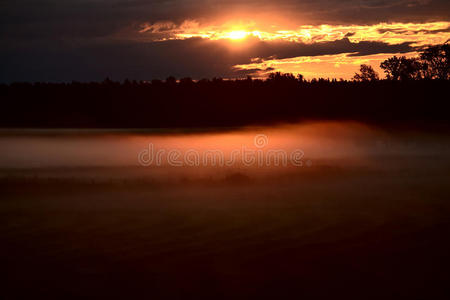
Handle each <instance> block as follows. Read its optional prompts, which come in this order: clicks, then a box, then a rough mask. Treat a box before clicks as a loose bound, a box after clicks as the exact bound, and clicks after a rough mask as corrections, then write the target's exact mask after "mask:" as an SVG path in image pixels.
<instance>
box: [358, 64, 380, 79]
mask: <svg viewBox="0 0 450 300" xmlns="http://www.w3.org/2000/svg"><path fill="white" fill-rule="evenodd" d="M359 71H360V72H361V73H359V74H358V73H355V76H353V80H354V81H364V82H368V81H375V80H379V79H380V77H379V76H378V73H377V72H375V70H374V69H373V68H372V66H369V65H364V64H363V65H361V66H360V68H359Z"/></svg>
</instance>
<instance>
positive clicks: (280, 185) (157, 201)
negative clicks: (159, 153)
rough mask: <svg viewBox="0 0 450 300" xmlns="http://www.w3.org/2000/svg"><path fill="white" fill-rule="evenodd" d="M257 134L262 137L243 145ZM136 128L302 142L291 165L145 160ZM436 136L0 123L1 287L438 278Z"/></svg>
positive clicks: (202, 144) (448, 162)
mask: <svg viewBox="0 0 450 300" xmlns="http://www.w3.org/2000/svg"><path fill="white" fill-rule="evenodd" d="M262 135H263V136H265V137H266V138H267V140H263V144H255V143H256V142H255V137H256V136H260V137H261V136H262ZM149 143H152V144H153V145H154V147H155V149H165V150H167V151H169V150H170V149H179V150H180V153H185V152H186V151H187V150H188V149H195V150H196V151H198V153H200V154H201V153H204V152H205V151H207V150H211V149H214V150H221V151H223V153H224V157H225V158H226V159H229V158H230V155H231V152H232V151H233V150H235V149H242V146H246V147H248V149H253V150H258V149H260V150H263V151H264V153H266V154H267V151H269V150H271V149H282V150H284V151H286V152H287V153H291V152H292V151H295V150H296V149H301V150H302V151H303V153H304V156H303V157H302V158H301V161H302V164H301V165H299V166H297V165H292V164H289V163H288V165H287V166H275V165H273V164H272V165H269V166H267V165H266V166H258V165H257V164H256V165H255V164H254V165H244V164H243V163H242V161H240V160H239V159H237V160H236V162H235V163H233V164H231V165H229V166H212V165H208V164H206V165H200V166H184V167H177V166H172V165H170V164H169V163H167V161H166V162H165V163H162V164H161V165H159V166H155V165H149V166H143V165H142V164H141V162H140V161H139V159H138V157H139V153H141V152H142V151H143V150H145V149H148V145H149ZM257 145H258V146H257ZM261 145H263V146H264V147H261ZM449 145H450V139H449V137H448V135H446V134H443V133H430V132H417V131H411V132H408V131H399V132H395V131H389V132H387V131H386V130H383V129H377V128H374V127H370V126H366V125H364V124H359V123H352V122H350V123H343V122H342V123H334V122H319V123H306V124H300V125H280V126H273V127H258V128H254V127H253V128H242V129H229V130H221V131H202V132H177V131H161V130H159V131H153V132H148V131H146V132H142V131H138V132H136V131H134V132H127V131H79V130H76V131H67V130H66V131H64V130H18V131H15V132H13V133H11V131H8V132H3V133H2V134H1V137H0V154H1V155H0V185H1V201H0V215H1V218H0V220H1V221H0V223H1V226H0V239H1V240H2V247H1V248H0V257H2V259H1V263H2V266H3V267H2V268H3V270H4V272H6V273H7V274H8V276H7V278H5V280H4V281H3V286H4V289H3V295H5V296H6V299H17V298H21V297H27V296H29V295H32V294H33V293H34V292H39V295H41V296H42V297H50V298H55V297H64V298H73V299H75V298H79V297H84V296H85V295H89V296H90V297H93V298H98V297H108V298H111V299H119V298H121V299H123V298H124V297H128V298H129V297H131V298H134V297H144V298H145V297H148V298H153V297H155V298H158V299H174V298H181V297H183V298H194V297H205V298H223V299H226V298H230V297H233V298H237V299H248V298H258V299H265V298H267V299H269V298H271V299H273V298H280V297H281V298H285V297H289V296H290V295H299V296H303V297H307V298H328V297H332V296H333V295H334V294H336V293H341V294H346V295H348V297H349V298H364V299H379V298H380V297H385V296H386V295H390V296H395V297H396V298H404V299H405V298H408V299H419V298H433V297H434V296H437V295H442V294H445V293H448V292H449V291H448V285H447V284H446V283H445V282H447V281H448V279H449V278H448V274H447V272H446V270H448V267H450V260H449V257H448V253H449V250H450V244H449V242H448V238H447V237H448V235H449V233H450V218H449V216H450V214H449V213H450V204H449V202H448V199H449V198H448V196H449V195H450V187H449V186H448V182H449V179H450V178H449V176H450V175H449V174H450V172H449V170H450V154H449V153H450V152H449V151H448V150H449ZM258 147H260V148H258ZM324 286H326V288H323V287H324ZM23 287H26V289H24V288H23Z"/></svg>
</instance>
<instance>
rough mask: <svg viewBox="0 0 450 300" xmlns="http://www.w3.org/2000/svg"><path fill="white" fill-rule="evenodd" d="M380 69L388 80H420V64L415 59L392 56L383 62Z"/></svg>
mask: <svg viewBox="0 0 450 300" xmlns="http://www.w3.org/2000/svg"><path fill="white" fill-rule="evenodd" d="M380 67H381V68H382V69H383V70H384V72H385V73H386V77H387V79H389V80H403V81H404V80H412V79H421V77H422V76H421V70H422V64H421V62H420V61H419V60H418V59H417V58H406V56H401V57H397V56H393V57H391V58H388V59H387V60H385V61H383V62H382V63H381V65H380Z"/></svg>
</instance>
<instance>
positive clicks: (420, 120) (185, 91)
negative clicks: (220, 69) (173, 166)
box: [0, 43, 450, 128]
mask: <svg viewBox="0 0 450 300" xmlns="http://www.w3.org/2000/svg"><path fill="white" fill-rule="evenodd" d="M380 67H381V68H382V69H383V70H384V72H385V73H386V79H383V80H380V79H379V75H378V74H377V73H376V72H375V71H374V70H373V68H372V67H371V66H368V65H361V69H360V73H357V74H355V76H354V78H353V79H352V80H350V81H347V80H336V79H323V78H319V79H312V80H305V79H304V78H303V76H301V75H298V76H294V75H293V74H282V73H272V74H270V75H269V76H268V78H267V79H252V78H251V77H247V78H246V79H235V80H224V79H221V78H213V79H202V80H198V81H195V80H192V79H191V78H181V79H179V80H177V79H176V78H174V77H169V78H167V79H166V80H164V81H163V80H152V81H135V80H133V81H131V80H125V81H124V82H117V81H112V80H110V79H105V80H104V81H103V82H89V83H82V82H71V83H42V82H37V83H12V84H8V85H6V84H3V85H0V96H1V99H2V110H1V112H0V126H1V127H3V128H24V127H36V128H181V127H184V128H193V127H227V126H230V127H234V126H245V125H263V124H264V125H268V124H273V123H279V122H298V121H305V120H306V121H313V120H353V121H361V122H366V123H375V124H378V125H381V126H383V125H387V126H391V125H398V124H410V125H411V124H418V125H423V124H426V125H430V124H444V125H447V123H448V113H447V109H448V107H449V105H448V104H447V103H448V101H449V99H448V98H449V97H448V92H449V88H450V80H449V79H450V45H448V44H447V43H446V44H443V45H438V46H432V47H428V48H424V49H423V50H422V51H421V52H420V56H419V57H417V58H406V57H404V56H403V57H396V56H394V57H392V58H389V59H387V60H386V61H384V62H382V63H381V66H380Z"/></svg>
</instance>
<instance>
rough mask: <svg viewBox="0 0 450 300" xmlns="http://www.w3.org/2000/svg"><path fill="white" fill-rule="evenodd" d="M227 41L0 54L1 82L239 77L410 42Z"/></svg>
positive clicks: (64, 46) (62, 46)
mask: <svg viewBox="0 0 450 300" xmlns="http://www.w3.org/2000/svg"><path fill="white" fill-rule="evenodd" d="M227 43H230V42H227V41H210V40H204V39H201V38H192V39H187V40H171V41H165V42H146V43H142V42H128V43H123V42H110V43H100V44H90V45H88V46H86V45H74V44H68V43H62V42H55V43H53V44H51V45H47V47H45V49H44V48H42V47H38V49H30V48H9V49H8V48H6V49H2V50H0V54H1V56H2V57H8V60H4V61H3V63H2V64H3V68H2V69H1V70H0V81H3V82H5V81H7V82H9V81H71V80H80V81H89V80H102V79H104V78H106V77H111V78H113V79H115V80H123V79H125V78H130V79H140V80H150V79H153V78H166V77H168V76H171V75H172V76H175V77H177V78H182V77H187V76H190V77H193V78H195V79H200V78H205V77H206V78H211V77H234V76H244V75H245V72H244V71H239V73H236V72H237V71H236V70H234V69H233V68H232V67H233V66H234V65H237V64H248V63H251V62H261V61H263V60H267V59H274V58H277V59H284V58H292V57H298V56H317V55H332V54H340V53H351V55H352V56H359V55H369V54H375V53H399V52H410V51H413V50H414V49H413V48H412V47H411V46H410V44H409V43H402V44H397V45H390V44H385V43H382V42H359V43H352V42H350V41H349V40H348V39H347V38H344V39H342V40H338V41H333V42H321V43H314V44H303V43H294V42H263V41H259V40H254V41H250V45H249V46H248V47H246V48H245V49H240V50H236V49H235V50H232V49H230V48H229V47H228V46H227Z"/></svg>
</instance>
